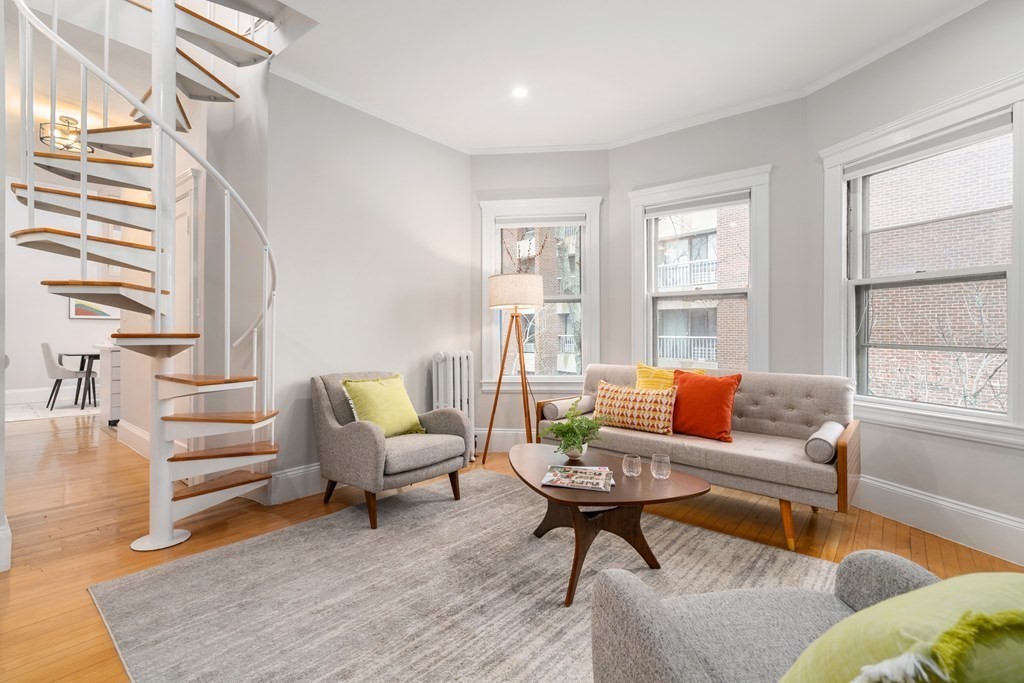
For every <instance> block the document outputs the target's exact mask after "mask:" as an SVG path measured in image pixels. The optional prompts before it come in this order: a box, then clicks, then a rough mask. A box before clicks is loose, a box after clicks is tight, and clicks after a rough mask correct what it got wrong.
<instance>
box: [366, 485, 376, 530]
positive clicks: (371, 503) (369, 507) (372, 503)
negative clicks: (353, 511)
mask: <svg viewBox="0 0 1024 683" xmlns="http://www.w3.org/2000/svg"><path fill="white" fill-rule="evenodd" d="M365 493H366V512H367V514H369V515H370V528H371V529H376V528H377V494H376V493H370V492H369V491H365Z"/></svg>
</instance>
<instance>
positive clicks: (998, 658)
mask: <svg viewBox="0 0 1024 683" xmlns="http://www.w3.org/2000/svg"><path fill="white" fill-rule="evenodd" d="M811 681H813V682H814V683H850V682H851V681H853V682H854V683H876V682H878V683H881V682H882V681H900V682H901V683H902V682H903V681H924V682H927V683H934V682H937V681H951V682H954V683H956V682H964V683H966V682H970V683H1010V682H1012V681H1017V682H1018V683H1019V682H1020V681H1024V574H1011V573H986V574H966V575H964V576H958V577H955V578H952V579H946V580H945V581H940V582H938V583H935V584H932V585H931V586H926V587H924V588H918V589H917V590H914V591H911V592H909V593H904V594H903V595H899V596H896V597H894V598H889V599H888V600H883V601H882V602H879V603H877V604H875V605H872V606H871V607H868V608H866V609H862V610H860V611H859V612H855V613H854V614H852V615H850V616H849V617H847V618H846V619H843V620H842V621H840V622H839V623H838V624H836V625H835V626H833V627H832V628H830V629H829V630H828V631H826V632H825V633H824V635H822V636H821V637H820V638H818V639H817V640H816V641H814V642H813V643H811V646H810V647H809V648H807V650H805V651H804V653H803V654H802V655H800V657H799V658H798V659H797V660H796V663H794V664H793V667H792V668H791V669H790V670H789V671H788V672H786V675H785V676H783V677H782V680H781V682H780V683H805V682H811Z"/></svg>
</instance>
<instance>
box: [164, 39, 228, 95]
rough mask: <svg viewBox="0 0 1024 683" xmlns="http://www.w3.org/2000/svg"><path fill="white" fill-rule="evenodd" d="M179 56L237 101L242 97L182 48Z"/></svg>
mask: <svg viewBox="0 0 1024 683" xmlns="http://www.w3.org/2000/svg"><path fill="white" fill-rule="evenodd" d="M178 54H179V55H181V56H182V57H184V58H185V60H186V61H188V62H189V63H190V64H192V66H194V67H195V68H197V69H199V70H200V71H201V72H202V73H203V74H204V75H205V76H207V77H208V78H210V79H211V80H213V81H214V82H215V83H216V84H217V85H219V86H220V87H222V88H224V89H225V90H227V91H228V92H229V93H231V94H232V95H234V96H235V99H236V100H237V99H239V98H241V97H242V96H241V95H239V94H238V93H237V92H235V91H234V90H233V89H232V88H231V86H230V85H228V84H227V83H225V82H224V81H222V80H220V79H219V78H217V77H216V76H214V75H213V73H212V72H211V71H210V70H209V69H207V68H206V67H205V66H203V65H202V64H200V63H199V62H197V61H196V60H194V59H192V58H191V57H189V56H188V55H187V54H185V51H184V50H182V49H181V48H180V47H179V48H178Z"/></svg>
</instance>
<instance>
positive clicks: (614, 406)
mask: <svg viewBox="0 0 1024 683" xmlns="http://www.w3.org/2000/svg"><path fill="white" fill-rule="evenodd" d="M675 404H676V388H675V385H673V386H672V387H671V388H669V389H658V390H653V389H634V388H633V387H620V386H618V385H617V384H609V383H608V382H605V381H604V380H601V382H600V383H599V384H598V385H597V400H596V401H595V403H594V417H601V418H604V424H605V425H607V426H609V427H622V428H623V429H635V430H637V431H640V432H653V433H654V434H671V433H672V409H673V408H674V407H675Z"/></svg>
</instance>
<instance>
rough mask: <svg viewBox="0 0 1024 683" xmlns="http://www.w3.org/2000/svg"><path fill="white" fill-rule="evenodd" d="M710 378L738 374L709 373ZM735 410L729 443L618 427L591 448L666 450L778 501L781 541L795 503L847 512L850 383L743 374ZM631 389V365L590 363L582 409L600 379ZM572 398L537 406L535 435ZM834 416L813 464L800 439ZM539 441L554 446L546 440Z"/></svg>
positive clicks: (711, 477)
mask: <svg viewBox="0 0 1024 683" xmlns="http://www.w3.org/2000/svg"><path fill="white" fill-rule="evenodd" d="M707 373H708V374H709V375H730V374H735V373H734V372H733V371H729V370H708V371H707ZM741 374H742V375H743V380H742V382H740V386H739V389H737V391H736V398H735V403H734V406H733V415H732V438H733V441H732V443H724V442H721V441H715V440H713V439H704V438H701V437H697V436H688V435H686V434H673V435H671V436H663V435H660V434H650V433H647V432H637V431H632V430H629V429H619V428H616V427H603V428H602V429H601V439H600V440H599V441H597V442H595V443H593V444H591V445H590V448H591V449H592V450H594V451H595V452H600V453H606V454H611V455H623V454H626V453H636V454H638V455H641V456H645V457H650V456H651V455H653V454H654V453H665V454H667V455H668V456H669V459H670V460H671V461H672V463H673V466H674V467H675V468H676V469H679V470H681V471H683V472H687V473H688V474H693V475H696V476H698V477H701V478H703V479H706V480H707V481H709V482H711V483H712V484H715V485H718V486H724V487H726V488H732V489H738V490H741V491H749V492H750V493H756V494H759V495H762V496H768V497H769V498H777V499H778V500H779V508H780V512H781V514H782V522H783V527H784V530H785V532H786V544H787V546H788V547H789V549H790V550H793V549H794V548H795V547H796V538H795V534H794V530H793V516H792V505H791V504H792V503H804V504H806V505H810V506H812V507H814V508H815V509H817V508H819V507H823V508H826V509H828V510H837V511H839V512H846V511H847V509H848V506H849V503H850V499H851V497H852V496H853V489H854V487H855V486H856V483H857V480H858V478H859V476H860V431H859V424H858V422H857V420H854V419H853V390H854V387H853V382H851V381H850V380H849V379H847V378H845V377H834V376H829V375H796V374H787V373H781V372H779V373H776V372H742V373H741ZM601 380H604V381H606V382H610V383H612V384H618V385H623V386H634V385H635V384H636V368H635V367H634V366H632V365H591V366H589V367H588V368H587V370H586V374H585V375H584V383H583V397H584V398H583V399H582V400H581V403H580V404H581V406H584V407H585V408H586V407H589V408H590V409H591V410H592V409H593V397H594V396H595V395H596V393H597V386H598V383H599V382H600V381H601ZM576 398H579V397H565V398H559V399H551V400H548V401H540V402H538V404H537V424H538V431H537V433H538V440H540V437H539V434H540V432H542V431H543V430H544V428H545V427H547V425H549V424H551V422H552V421H554V419H557V418H558V417H559V416H561V415H564V414H565V410H566V409H567V407H568V405H570V404H571V403H572V402H573V401H574V400H575V399H576ZM828 421H833V422H838V423H840V424H842V425H845V426H846V430H845V431H844V432H843V434H842V436H841V437H840V438H839V441H838V443H837V447H836V456H835V459H834V460H833V461H832V462H830V463H818V462H814V461H812V460H811V459H810V458H808V457H807V456H806V454H805V453H804V444H805V443H806V441H807V439H808V437H810V436H811V435H812V434H813V433H814V432H815V431H817V429H818V428H819V427H821V425H822V424H823V423H825V422H828ZM543 443H552V444H553V443H557V442H555V441H551V440H547V439H544V440H543Z"/></svg>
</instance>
